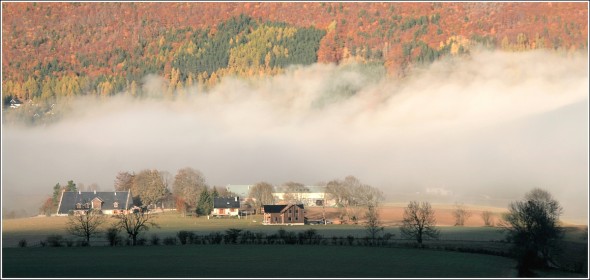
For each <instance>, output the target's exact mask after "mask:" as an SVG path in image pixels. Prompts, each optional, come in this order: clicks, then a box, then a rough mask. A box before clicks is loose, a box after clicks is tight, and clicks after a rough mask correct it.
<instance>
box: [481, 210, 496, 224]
mask: <svg viewBox="0 0 590 280" xmlns="http://www.w3.org/2000/svg"><path fill="white" fill-rule="evenodd" d="M481 218H482V219H483V223H484V225H485V226H486V227H493V226H494V220H493V216H492V212H490V211H483V212H481Z"/></svg>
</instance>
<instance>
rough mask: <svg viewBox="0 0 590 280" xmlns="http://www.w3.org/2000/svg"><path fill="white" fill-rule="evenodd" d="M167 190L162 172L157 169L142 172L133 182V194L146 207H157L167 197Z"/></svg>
mask: <svg viewBox="0 0 590 280" xmlns="http://www.w3.org/2000/svg"><path fill="white" fill-rule="evenodd" d="M166 192H167V189H166V186H165V184H164V180H163V178H162V175H161V174H160V172H159V171H158V170H156V169H151V170H148V169H146V170H142V171H141V172H139V173H138V174H137V175H136V176H135V179H134V180H133V188H132V189H131V193H132V194H133V195H134V199H136V198H139V202H141V204H142V205H144V206H149V205H155V204H156V203H157V202H158V201H160V200H161V199H162V198H163V197H164V196H165V195H166Z"/></svg>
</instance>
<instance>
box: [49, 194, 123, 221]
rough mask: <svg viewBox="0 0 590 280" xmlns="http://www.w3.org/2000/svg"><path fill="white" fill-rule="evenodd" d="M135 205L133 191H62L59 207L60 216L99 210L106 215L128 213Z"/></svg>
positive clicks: (58, 213)
mask: <svg viewBox="0 0 590 280" xmlns="http://www.w3.org/2000/svg"><path fill="white" fill-rule="evenodd" d="M132 207H133V199H132V196H131V191H113V192H97V191H92V192H82V191H76V192H66V191H64V192H62V193H61V197H60V200H59V205H58V207H57V215H58V216H67V215H70V214H84V213H86V212H87V211H89V210H99V211H101V212H102V213H103V214H106V215H115V214H123V213H127V212H128V211H129V210H130V209H131V208H132Z"/></svg>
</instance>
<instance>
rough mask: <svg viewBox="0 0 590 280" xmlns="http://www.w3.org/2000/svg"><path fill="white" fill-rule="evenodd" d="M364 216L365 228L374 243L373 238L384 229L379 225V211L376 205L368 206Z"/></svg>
mask: <svg viewBox="0 0 590 280" xmlns="http://www.w3.org/2000/svg"><path fill="white" fill-rule="evenodd" d="M365 218H366V222H365V229H366V230H367V233H368V235H369V238H371V240H373V243H374V242H375V238H377V237H378V235H379V233H380V232H382V231H383V229H384V227H383V226H382V225H381V220H379V212H378V209H377V207H375V206H373V205H371V206H369V207H368V210H367V214H366V216H365Z"/></svg>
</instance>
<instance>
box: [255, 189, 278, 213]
mask: <svg viewBox="0 0 590 280" xmlns="http://www.w3.org/2000/svg"><path fill="white" fill-rule="evenodd" d="M273 190H274V187H273V186H272V185H271V184H269V183H267V182H259V183H256V184H255V185H254V186H252V188H250V194H249V195H250V197H251V198H253V199H254V201H253V204H254V206H255V207H256V209H257V211H258V210H259V209H260V207H262V205H265V204H273V203H274V202H275V199H274V196H272V193H273Z"/></svg>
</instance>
